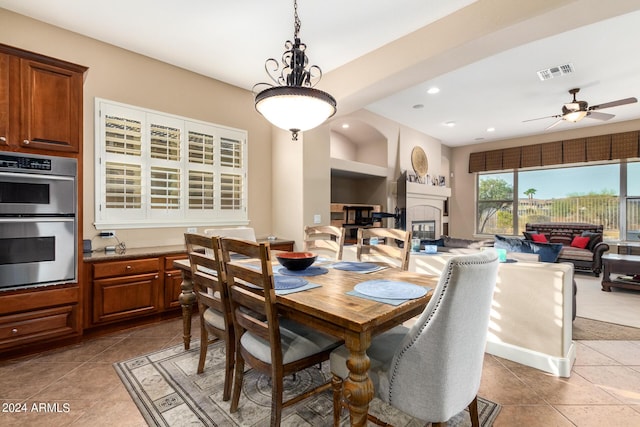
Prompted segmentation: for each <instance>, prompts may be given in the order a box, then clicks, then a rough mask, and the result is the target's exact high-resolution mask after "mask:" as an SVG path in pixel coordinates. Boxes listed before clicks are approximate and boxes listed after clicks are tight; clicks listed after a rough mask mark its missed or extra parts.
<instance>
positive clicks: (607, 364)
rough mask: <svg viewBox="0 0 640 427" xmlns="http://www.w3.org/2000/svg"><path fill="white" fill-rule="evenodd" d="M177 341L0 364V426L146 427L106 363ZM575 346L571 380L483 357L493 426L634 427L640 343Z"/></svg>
mask: <svg viewBox="0 0 640 427" xmlns="http://www.w3.org/2000/svg"><path fill="white" fill-rule="evenodd" d="M193 332H194V336H197V335H196V334H198V325H197V323H195V322H194V328H193ZM180 343H182V322H181V320H179V319H175V320H168V321H165V322H162V323H157V324H153V325H150V326H145V327H139V328H134V329H129V330H125V331H121V332H118V333H115V334H111V335H105V336H103V337H100V338H95V339H91V340H87V341H85V342H83V343H81V344H78V345H73V346H68V347H64V348H61V349H56V350H52V351H49V352H45V353H40V354H36V355H32V356H27V357H23V358H19V359H13V360H5V361H0V403H1V404H2V408H1V409H2V410H1V411H0V425H2V426H20V427H24V426H47V427H54V426H55V427H57V426H91V427H100V426H109V427H112V426H119V427H124V426H146V423H145V421H144V419H143V418H142V416H141V415H140V413H139V412H138V409H137V408H136V406H135V404H134V403H133V401H132V400H131V398H130V397H129V394H128V392H127V391H126V389H125V388H124V387H123V385H122V383H121V382H120V379H119V378H118V376H117V375H116V373H115V370H114V369H113V367H112V364H113V363H114V362H117V361H121V360H125V359H129V358H132V357H134V356H136V355H140V354H144V353H148V352H150V351H153V350H157V349H160V348H164V347H170V346H173V345H176V344H180ZM577 346H578V354H577V361H576V363H575V365H574V368H573V373H572V375H571V378H557V377H553V376H551V375H548V374H546V373H544V372H541V371H538V370H536V369H532V368H528V367H525V366H522V365H519V364H516V363H513V362H509V361H507V360H504V359H500V358H496V357H494V356H489V355H487V356H486V358H485V364H484V373H483V378H482V385H481V388H480V395H481V396H483V397H485V398H487V399H490V400H493V401H495V402H498V403H500V404H501V405H502V411H501V412H500V414H499V416H498V418H497V419H496V422H495V424H494V425H495V426H496V427H503V426H528V427H534V426H545V427H546V426H615V427H621V426H635V427H637V426H640V341H578V342H577ZM25 402H26V413H25V412H16V410H19V409H22V408H24V406H22V405H23V404H24V403H25ZM34 404H36V405H35V408H34ZM47 405H48V406H47Z"/></svg>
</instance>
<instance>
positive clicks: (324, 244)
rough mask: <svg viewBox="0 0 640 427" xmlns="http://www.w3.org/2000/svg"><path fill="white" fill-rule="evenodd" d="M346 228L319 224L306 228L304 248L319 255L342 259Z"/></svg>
mask: <svg viewBox="0 0 640 427" xmlns="http://www.w3.org/2000/svg"><path fill="white" fill-rule="evenodd" d="M344 238H345V229H344V228H343V227H335V226H332V225H318V226H309V225H307V226H306V227H305V228H304V245H303V248H304V249H303V250H304V251H306V252H314V253H317V254H318V255H323V254H324V255H329V256H331V257H332V258H333V260H335V261H340V260H342V249H343V248H344Z"/></svg>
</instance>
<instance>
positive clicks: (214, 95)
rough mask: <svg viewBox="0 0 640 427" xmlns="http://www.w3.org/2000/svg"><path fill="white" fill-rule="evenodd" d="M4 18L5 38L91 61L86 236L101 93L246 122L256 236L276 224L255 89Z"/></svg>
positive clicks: (144, 241)
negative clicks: (96, 110) (97, 103)
mask: <svg viewBox="0 0 640 427" xmlns="http://www.w3.org/2000/svg"><path fill="white" fill-rule="evenodd" d="M0 22H2V25H0V42H2V43H4V44H7V45H10V46H15V47H18V48H21V49H26V50H30V51H33V52H36V53H40V54H43V55H48V56H51V57H54V58H58V59H63V60H66V61H69V62H73V63H77V64H80V65H84V66H87V67H89V70H88V71H87V73H86V75H85V83H84V120H83V126H84V174H83V175H84V229H83V230H82V234H83V238H84V239H91V238H93V237H94V236H95V235H96V233H97V230H96V229H95V228H94V227H93V221H94V197H93V194H94V180H93V175H94V171H93V169H94V168H93V165H94V149H93V148H94V98H95V97H100V98H106V99H110V100H113V101H118V102H123V103H126V104H132V105H136V106H140V107H144V108H149V109H153V110H157V111H162V112H167V113H171V114H176V115H180V116H185V117H190V118H194V119H198V120H203V121H207V122H212V123H216V124H220V125H224V126H230V127H234V128H239V129H244V130H247V131H248V134H249V219H250V224H249V225H250V226H252V227H254V228H255V230H256V235H257V236H258V237H263V236H266V235H268V234H270V233H271V232H272V231H271V224H272V216H271V214H272V212H271V211H272V209H271V203H272V194H271V192H272V185H271V152H272V151H271V138H272V136H271V126H270V125H269V124H268V123H267V122H266V121H265V120H264V119H263V118H262V117H261V116H260V115H259V114H258V113H257V112H255V109H254V106H253V97H252V94H251V93H250V92H249V91H246V90H243V89H240V88H237V87H235V86H231V85H228V84H225V83H222V82H219V81H217V80H213V79H210V78H207V77H204V76H202V75H199V74H195V73H192V72H188V71H185V70H184V69H181V68H177V67H174V66H171V65H168V64H165V63H162V62H159V61H156V60H152V59H149V58H147V57H145V56H141V55H137V54H134V53H132V52H129V51H126V50H123V49H120V48H117V47H114V46H112V45H108V44H105V43H101V42H98V41H96V40H94V39H90V38H87V37H82V36H79V35H77V34H75V33H72V32H69V31H65V30H61V29H59V28H57V27H54V26H50V25H47V24H44V23H42V22H39V21H35V20H32V19H29V18H26V17H24V16H22V15H17V14H14V13H11V12H9V11H7V10H4V9H0ZM204 228H205V227H200V229H199V230H200V231H202V229H204ZM185 231H186V229H185V228H182V227H180V228H163V229H161V230H158V229H142V230H125V229H123V230H117V232H116V235H117V236H118V238H119V239H120V240H121V241H124V242H125V243H126V245H127V247H131V248H133V247H144V246H154V245H164V244H180V243H182V242H183V241H184V237H183V234H184V232H185ZM94 243H95V242H94ZM97 243H98V244H99V242H97ZM94 246H96V245H95V244H94Z"/></svg>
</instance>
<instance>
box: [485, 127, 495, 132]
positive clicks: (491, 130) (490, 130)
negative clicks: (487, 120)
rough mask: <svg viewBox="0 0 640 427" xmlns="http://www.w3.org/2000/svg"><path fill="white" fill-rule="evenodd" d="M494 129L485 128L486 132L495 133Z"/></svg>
mask: <svg viewBox="0 0 640 427" xmlns="http://www.w3.org/2000/svg"><path fill="white" fill-rule="evenodd" d="M495 130H496V128H487V132H495Z"/></svg>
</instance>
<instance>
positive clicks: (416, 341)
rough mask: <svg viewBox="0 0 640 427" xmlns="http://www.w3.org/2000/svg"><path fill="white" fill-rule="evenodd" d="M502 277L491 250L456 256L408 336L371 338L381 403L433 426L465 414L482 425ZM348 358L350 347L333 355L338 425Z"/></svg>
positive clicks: (399, 331)
mask: <svg viewBox="0 0 640 427" xmlns="http://www.w3.org/2000/svg"><path fill="white" fill-rule="evenodd" d="M497 271H498V258H497V255H496V253H495V252H494V251H484V252H480V253H478V254H473V255H459V256H455V257H452V258H451V259H450V260H449V261H448V262H447V264H446V266H445V268H444V270H443V272H442V276H440V280H439V281H438V285H437V286H436V289H435V290H434V292H433V296H432V297H431V300H430V301H429V303H428V304H427V307H426V308H425V310H424V311H423V312H422V314H421V315H420V316H419V318H418V320H417V322H416V323H415V324H414V325H413V326H412V327H411V329H409V328H406V327H404V326H398V327H395V328H393V329H392V330H390V331H388V332H385V333H383V334H381V335H378V336H377V337H374V338H373V340H372V343H371V346H370V347H369V349H368V350H367V355H368V356H369V359H370V361H371V367H370V369H369V375H370V376H371V380H372V382H373V383H374V387H375V396H376V397H378V398H380V399H381V400H382V401H384V402H386V403H387V404H389V405H391V406H393V407H395V408H397V409H399V410H401V411H402V412H405V413H406V414H408V415H410V416H412V417H414V418H417V419H420V420H423V421H425V422H431V423H432V425H434V426H440V425H446V422H447V421H448V420H449V419H450V418H451V417H453V416H454V415H456V414H458V413H460V412H461V411H463V410H464V409H465V408H466V407H468V408H469V413H470V415H471V421H472V425H473V426H478V425H479V420H478V406H477V393H478V389H479V388H480V380H481V376H482V365H483V361H484V349H485V342H486V337H487V330H488V325H489V313H490V309H491V302H492V300H493V290H494V287H495V284H496V276H497ZM348 356H349V350H347V348H346V347H345V346H341V347H339V348H338V349H336V350H334V351H333V352H332V353H331V358H330V361H331V362H330V363H331V372H332V373H333V394H334V425H337V424H338V422H339V419H340V413H341V408H342V383H343V380H344V379H345V378H346V377H347V375H348V372H349V371H348V369H347V366H346V360H347V358H348ZM370 417H371V416H370ZM371 418H372V421H374V422H376V421H379V420H377V419H375V417H371Z"/></svg>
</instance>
